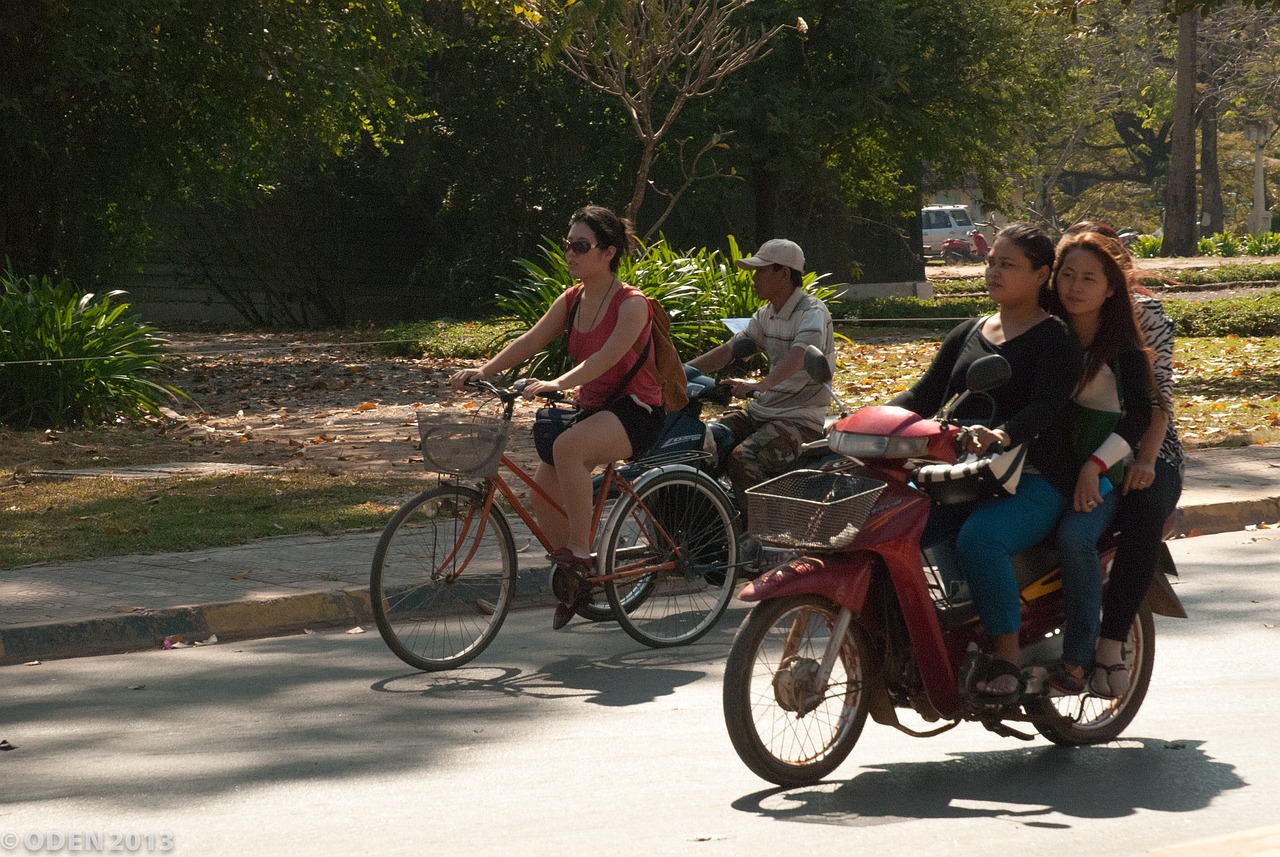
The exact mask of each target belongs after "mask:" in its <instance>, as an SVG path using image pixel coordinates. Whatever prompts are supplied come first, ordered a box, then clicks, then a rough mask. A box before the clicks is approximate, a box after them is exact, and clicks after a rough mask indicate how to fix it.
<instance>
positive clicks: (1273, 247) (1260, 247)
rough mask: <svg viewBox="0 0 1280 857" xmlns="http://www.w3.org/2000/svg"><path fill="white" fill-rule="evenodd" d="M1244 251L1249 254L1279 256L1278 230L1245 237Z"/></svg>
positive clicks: (1279, 239)
mask: <svg viewBox="0 0 1280 857" xmlns="http://www.w3.org/2000/svg"><path fill="white" fill-rule="evenodd" d="M1244 252H1245V254H1246V255H1249V256H1280V232H1263V233H1261V234H1258V233H1254V234H1252V235H1250V236H1249V237H1248V238H1246V239H1245V246H1244Z"/></svg>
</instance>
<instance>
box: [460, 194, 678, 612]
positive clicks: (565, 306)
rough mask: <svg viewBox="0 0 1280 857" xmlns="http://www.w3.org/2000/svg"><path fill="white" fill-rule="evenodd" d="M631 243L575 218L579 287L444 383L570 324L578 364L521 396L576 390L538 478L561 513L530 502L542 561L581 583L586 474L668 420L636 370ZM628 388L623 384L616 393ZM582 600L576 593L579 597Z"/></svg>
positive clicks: (612, 223)
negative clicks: (621, 272)
mask: <svg viewBox="0 0 1280 857" xmlns="http://www.w3.org/2000/svg"><path fill="white" fill-rule="evenodd" d="M634 241H635V236H634V235H633V234H632V232H631V224H630V223H628V222H627V221H626V220H625V219H623V218H621V217H619V216H618V215H617V214H615V213H614V212H612V211H610V210H609V209H607V208H603V207H601V206H598V205H589V206H586V207H585V208H581V209H579V210H578V211H576V212H574V214H573V216H572V217H570V218H569V234H568V237H566V238H565V241H564V255H565V261H566V263H567V264H568V268H569V273H570V275H572V276H573V278H574V279H575V280H577V283H576V284H575V285H573V286H571V287H569V288H568V289H566V290H565V292H564V294H562V295H561V296H560V297H558V298H556V300H555V302H554V303H552V304H551V308H550V309H548V310H547V311H546V313H545V314H544V315H543V316H542V318H540V319H538V321H537V322H536V323H535V324H534V325H533V327H531V328H530V329H529V330H528V331H527V332H526V333H524V334H523V335H521V336H520V337H519V338H517V339H516V340H514V341H513V342H512V343H511V344H510V345H508V346H507V347H506V348H504V349H502V351H500V352H498V354H497V355H496V356H495V357H493V358H492V359H491V360H489V361H488V362H487V363H485V364H484V365H483V366H481V367H480V368H479V369H463V370H461V371H459V372H456V373H454V374H453V376H451V377H450V378H449V383H450V384H452V385H453V387H454V388H455V389H462V387H463V385H465V384H466V383H467V382H468V381H476V380H480V379H483V378H489V377H492V376H494V375H497V374H500V373H502V372H505V371H508V370H510V369H514V368H515V367H517V366H520V365H521V364H523V363H524V362H526V361H527V360H529V359H530V358H531V357H533V356H534V355H535V354H537V353H538V352H539V351H541V350H542V349H543V348H545V347H547V346H548V345H549V344H551V342H552V341H553V340H554V339H556V338H557V337H559V336H560V335H561V334H563V333H564V332H565V330H566V329H568V328H569V325H570V322H572V328H571V329H569V353H570V355H571V356H572V357H573V359H574V360H575V361H577V362H576V363H575V364H574V365H573V368H571V369H569V371H567V372H565V373H564V374H562V375H560V376H559V377H557V378H552V379H550V380H547V381H542V380H538V379H534V380H533V381H531V382H530V383H529V384H528V386H526V387H525V388H524V397H525V398H526V399H531V398H533V397H534V396H537V395H539V394H543V393H556V392H561V391H564V390H568V389H571V388H573V387H577V388H578V396H577V404H578V407H579V409H580V410H581V415H580V416H579V417H578V419H577V421H576V422H574V424H573V425H572V426H570V427H569V428H568V429H566V430H565V431H564V433H562V434H561V435H560V436H559V437H558V438H556V440H555V443H554V446H553V449H552V455H551V456H550V459H551V460H547V459H546V458H543V460H542V461H541V462H540V463H539V465H538V469H537V471H536V472H535V474H534V479H535V481H536V482H537V483H538V485H540V486H541V487H542V488H543V489H544V490H545V491H546V492H547V494H548V495H549V496H550V497H552V498H553V499H555V501H556V502H557V503H559V504H560V505H561V507H562V508H563V509H564V514H561V513H560V512H559V511H558V510H556V509H555V507H554V506H552V505H551V504H550V503H548V502H547V501H546V500H545V499H543V498H542V497H541V496H540V495H539V494H537V493H536V492H535V493H534V495H533V497H532V498H531V499H532V502H533V507H534V512H535V513H536V514H537V516H538V523H539V524H540V525H541V526H542V528H543V530H544V531H545V532H546V535H547V538H548V540H549V541H550V542H551V543H552V544H558V545H562V546H563V547H560V548H557V549H556V550H554V551H552V552H551V553H550V554H548V555H547V559H549V560H551V562H553V563H555V564H556V565H559V566H560V567H562V568H564V569H565V570H567V571H570V572H572V573H573V574H575V575H576V576H577V577H578V578H585V577H590V576H592V575H593V574H594V573H595V565H594V562H593V560H592V559H591V542H592V539H593V535H594V534H593V533H592V532H591V511H592V497H591V472H592V470H593V469H594V468H595V467H596V466H597V465H601V464H607V463H609V462H612V461H618V460H619V459H623V458H628V457H630V456H631V455H632V454H633V453H634V452H635V451H637V450H646V449H648V448H649V447H651V446H652V445H653V444H654V442H655V441H656V440H657V439H658V435H659V433H660V432H661V430H662V423H663V418H664V412H663V408H662V387H661V385H660V384H659V381H658V379H657V378H656V377H655V376H654V375H653V374H652V373H651V372H650V370H649V366H648V365H642V366H640V367H639V370H638V371H634V372H633V371H632V368H633V365H634V364H635V363H636V362H637V361H638V360H639V359H640V356H639V355H638V354H636V353H635V352H634V351H633V350H632V346H633V345H635V344H636V343H637V342H644V341H645V337H648V336H649V330H650V324H651V319H650V316H649V303H648V300H647V299H646V298H645V296H644V294H643V293H642V292H641V291H640V290H639V289H637V288H635V287H633V286H630V285H628V284H626V283H624V282H622V281H621V280H619V279H618V277H617V271H618V265H619V263H620V262H621V261H622V258H623V256H625V255H626V254H627V253H628V252H630V250H631V247H632V244H633V243H634ZM628 376H629V377H630V379H629V380H627V379H628ZM624 381H625V387H620V385H622V384H623V383H624ZM539 455H540V456H541V455H542V452H541V451H539ZM583 589H585V587H583ZM585 594H586V593H585V592H583V591H582V590H580V591H579V592H578V593H577V597H578V598H581V597H583V596H584V595H585ZM570 600H571V601H572V600H573V599H570ZM573 614H574V605H573V604H572V603H568V602H561V603H560V604H558V605H557V606H556V610H555V616H554V617H553V619H552V622H551V626H552V627H553V628H555V629H556V630H559V629H560V628H563V627H564V626H565V624H567V623H568V621H569V620H570V619H571V618H573Z"/></svg>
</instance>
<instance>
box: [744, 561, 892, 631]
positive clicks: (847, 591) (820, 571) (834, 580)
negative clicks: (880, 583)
mask: <svg viewBox="0 0 1280 857" xmlns="http://www.w3.org/2000/svg"><path fill="white" fill-rule="evenodd" d="M874 579H875V563H874V561H873V558H872V557H871V556H869V555H865V554H864V555H861V556H853V557H851V556H841V557H838V558H833V559H828V560H823V559H821V558H819V557H813V556H806V557H801V558H800V559H795V560H792V561H791V562H789V563H787V564H786V565H784V566H781V567H779V568H775V569H774V570H773V571H770V572H767V573H765V574H762V575H761V576H760V577H758V578H756V579H755V580H753V581H751V582H750V583H748V584H747V585H746V586H745V587H743V589H742V591H741V592H739V593H738V598H740V599H741V600H743V601H749V602H755V601H764V600H766V599H769V598H781V597H783V596H785V595H802V594H816V595H822V596H825V597H827V598H830V599H831V600H832V601H834V602H835V603H837V604H839V605H841V606H842V607H848V608H849V609H850V610H852V611H853V613H854V615H855V616H861V615H862V611H863V608H864V607H865V605H866V603H867V594H868V593H869V592H870V590H871V582H872V581H873V580H874Z"/></svg>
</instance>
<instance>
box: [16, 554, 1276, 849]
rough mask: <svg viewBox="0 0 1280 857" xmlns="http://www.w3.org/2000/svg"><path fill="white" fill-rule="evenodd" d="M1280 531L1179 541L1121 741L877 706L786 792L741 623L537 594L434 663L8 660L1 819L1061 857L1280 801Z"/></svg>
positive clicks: (355, 649)
mask: <svg viewBox="0 0 1280 857" xmlns="http://www.w3.org/2000/svg"><path fill="white" fill-rule="evenodd" d="M1278 535H1280V534H1277V533H1274V532H1262V533H1227V534H1221V535H1216V536H1206V537H1203V538H1198V539H1188V540H1184V541H1179V542H1177V543H1175V544H1174V545H1173V550H1174V554H1175V557H1176V558H1177V561H1178V564H1179V566H1180V567H1181V569H1182V572H1183V574H1182V581H1181V582H1180V583H1179V585H1178V591H1179V592H1180V594H1181V596H1182V597H1183V599H1184V601H1185V602H1186V604H1187V606H1188V609H1189V610H1190V612H1191V614H1192V618H1191V619H1189V620H1182V621H1178V620H1167V619H1162V620H1160V622H1159V626H1158V627H1159V648H1158V654H1157V662H1156V675H1155V681H1154V683H1153V685H1152V689H1151V693H1150V696H1149V697H1148V700H1147V703H1146V705H1145V706H1144V708H1143V710H1142V712H1141V713H1140V714H1139V716H1138V719H1137V720H1136V721H1135V723H1134V724H1133V725H1132V726H1131V728H1130V730H1129V734H1128V735H1127V736H1125V739H1124V740H1121V741H1119V742H1117V743H1115V744H1113V745H1110V746H1106V747H1098V748H1083V749H1079V750H1065V749H1062V748H1057V747H1053V746H1051V745H1049V744H1048V743H1047V742H1045V741H1043V740H1039V739H1037V740H1036V741H1035V742H1031V743H1025V744H1024V743H1022V742H1018V741H1014V740H1011V739H1002V738H998V737H996V736H994V735H992V734H990V733H988V732H986V731H984V730H983V729H981V728H980V727H977V726H973V725H968V724H966V725H962V726H960V727H959V728H957V729H955V730H953V731H951V732H948V733H946V734H944V735H941V736H938V737H936V738H930V739H914V738H909V737H907V736H905V735H902V734H900V733H897V732H894V731H892V730H889V729H886V728H884V727H880V726H875V725H869V726H868V728H867V731H866V733H865V734H864V737H863V740H862V742H861V743H860V744H859V746H858V747H857V748H856V749H855V751H854V755H853V756H852V757H851V759H850V760H849V761H848V762H846V763H845V765H844V766H843V767H842V768H841V769H839V770H838V771H837V772H836V774H835V776H834V777H832V778H831V780H830V781H829V782H827V783H823V784H821V785H818V786H815V787H811V788H803V789H794V790H788V791H779V790H776V789H773V788H770V787H768V786H767V784H765V783H763V782H762V781H760V780H758V779H756V778H755V777H754V776H753V775H752V774H750V773H749V772H748V771H747V770H746V768H745V767H743V765H742V764H741V763H740V762H739V760H738V759H737V757H736V756H735V755H734V753H733V750H732V748H731V747H730V745H729V741H728V738H727V736H726V734H725V730H724V726H723V722H722V718H721V711H720V699H719V694H720V683H721V678H722V668H723V662H724V656H725V652H726V649H727V646H728V643H729V639H730V636H731V632H732V624H733V623H732V622H731V621H726V622H725V623H724V624H723V625H722V626H721V627H720V628H718V629H717V631H716V632H713V634H712V635H710V636H709V637H708V638H707V639H706V640H705V641H703V642H700V643H699V644H696V645H694V646H692V647H688V648H684V649H675V650H666V651H652V650H648V649H644V648H640V647H637V645H636V644H635V643H634V642H632V641H631V640H630V639H629V638H627V637H626V636H625V635H624V634H622V633H621V632H620V631H618V630H617V629H616V628H614V627H611V626H608V625H597V626H589V625H585V624H579V625H574V626H572V629H573V630H571V631H569V632H567V633H560V634H556V633H553V632H551V631H550V630H548V628H547V615H546V614H547V611H546V610H545V609H538V610H527V611H519V612H517V613H515V614H513V615H512V616H511V618H510V619H509V622H508V625H507V626H506V627H504V629H503V633H502V635H500V637H499V639H498V641H497V642H496V643H495V644H494V645H493V646H492V647H491V648H490V649H489V650H488V651H487V652H486V653H485V654H484V655H483V656H482V657H481V658H480V660H478V661H477V662H475V663H474V664H473V665H471V666H470V667H468V668H465V669H462V670H459V671H457V672H455V673H449V674H438V675H426V674H421V673H416V672H413V671H411V670H409V669H408V668H406V667H405V666H404V665H402V664H400V662H399V661H397V660H395V659H394V658H393V657H392V656H391V655H390V654H388V653H387V652H386V650H385V649H384V648H383V646H382V645H381V641H380V640H379V639H378V638H377V635H376V634H374V633H366V634H345V633H340V632H336V633H324V634H312V635H300V636H293V637H282V638H276V639H268V640H257V641H250V642H243V643H234V644H218V645H214V646H209V647H205V648H192V649H183V650H176V651H168V652H160V651H156V652H148V653H142V654H131V655H116V656H107V657H97V658H79V659H74V660H66V661H57V662H48V663H44V664H41V665H39V666H31V667H26V666H10V667H3V668H0V688H3V693H0V738H3V739H7V740H8V741H9V742H11V743H12V744H13V745H15V746H16V748H17V749H15V750H13V751H12V752H5V753H0V769H2V770H0V854H6V853H15V854H24V853H31V852H29V851H24V850H23V848H22V847H21V845H20V847H18V848H17V849H7V850H6V849H5V848H4V847H3V846H4V839H3V837H4V835H5V833H6V832H12V833H16V834H17V835H18V836H19V837H20V838H21V837H23V836H28V835H33V834H32V833H31V832H32V831H34V832H35V834H34V835H36V836H43V835H45V833H46V832H49V831H64V832H65V831H95V830H102V831H122V832H126V833H132V834H135V835H137V836H138V837H144V836H145V835H147V834H153V835H159V834H164V833H171V834H172V836H173V841H174V842H175V843H176V847H175V848H174V849H173V851H172V852H170V853H174V854H191V855H221V854H236V855H242V854H252V855H254V857H259V855H263V857H270V856H271V855H304V854H376V855H399V854H412V855H415V857H416V855H421V854H424V853H447V854H450V855H463V857H470V855H507V854H512V853H519V854H530V855H557V857H559V855H562V854H564V853H566V852H569V851H576V850H584V849H585V850H589V851H592V852H599V853H611V854H616V855H644V856H645V857H649V855H667V854H672V855H685V854H697V855H702V854H706V855H720V854H723V855H733V856H734V857H740V855H746V857H753V856H754V855H770V857H774V856H775V855H778V854H786V853H794V852H795V851H796V849H797V847H799V848H803V849H806V850H811V851H813V852H814V853H827V854H837V853H842V852H844V851H848V850H851V849H856V850H857V851H859V852H863V853H875V854H884V855H896V854H904V855H905V854H913V855H914V854H930V855H952V854H954V855H965V857H969V855H972V854H973V853H975V852H985V851H991V852H1005V853H1018V854H1024V855H1040V854H1044V855H1053V857H1060V855H1061V854H1063V853H1066V852H1072V851H1078V852H1080V853H1088V854H1096V855H1133V854H1142V853H1145V852H1147V851H1149V850H1151V849H1159V848H1167V847H1174V846H1178V845H1183V844H1185V843H1188V842H1195V841H1198V840H1200V839H1202V838H1204V837H1211V836H1221V835H1233V836H1236V837H1238V836H1239V835H1240V834H1241V832H1243V831H1253V830H1255V829H1256V828H1258V827H1259V826H1261V825H1265V824H1268V823H1271V820H1272V819H1273V817H1274V807H1275V806H1276V805H1277V804H1278V803H1280V768H1277V766H1276V765H1275V759H1276V758H1280V732H1277V730H1276V729H1275V728H1274V721H1275V708H1274V702H1273V700H1274V697H1275V694H1274V692H1273V688H1275V687H1276V686H1277V683H1280V659H1277V658H1276V657H1275V653H1276V650H1277V638H1276V634H1277V631H1276V628H1275V626H1276V620H1277V618H1280V616H1278V614H1280V567H1278V566H1277V561H1276V556H1277V551H1276V547H1277V541H1276V538H1277V536H1278ZM738 615H739V616H740V615H741V612H739V613H738ZM1273 833H1274V831H1272V832H1269V833H1268V834H1266V835H1272V834H1273ZM138 841H139V842H141V841H142V839H139V840H138ZM1233 841H1234V842H1236V843H1238V842H1239V841H1240V839H1239V838H1236V839H1235V840H1233ZM20 842H21V839H20ZM1263 843H1264V844H1266V843H1269V845H1270V847H1271V848H1273V849H1275V848H1280V838H1277V837H1274V836H1272V838H1271V839H1269V840H1267V839H1263ZM1260 848H1261V846H1258V848H1255V849H1254V850H1249V851H1234V852H1227V851H1222V852H1219V853H1253V854H1257V853H1263V852H1262V851H1261V850H1259V849H1260ZM36 853H40V852H36ZM135 853H159V852H158V851H152V852H147V851H146V850H145V849H143V850H139V851H137V852H135ZM1194 853H1197V854H1205V853H1214V852H1212V851H1207V850H1205V848H1204V847H1203V846H1197V848H1196V849H1195V851H1194ZM1272 853H1274V851H1273V852H1272Z"/></svg>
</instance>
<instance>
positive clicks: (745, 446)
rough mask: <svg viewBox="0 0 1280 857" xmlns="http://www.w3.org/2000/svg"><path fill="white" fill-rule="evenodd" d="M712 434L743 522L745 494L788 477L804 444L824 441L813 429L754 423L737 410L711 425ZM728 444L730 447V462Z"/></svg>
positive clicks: (781, 422) (788, 423) (772, 422)
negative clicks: (750, 489)
mask: <svg viewBox="0 0 1280 857" xmlns="http://www.w3.org/2000/svg"><path fill="white" fill-rule="evenodd" d="M717 424H718V425H717ZM712 432H713V434H714V435H715V438H716V444H717V446H719V447H720V453H721V461H722V462H723V467H724V471H725V473H726V474H727V475H728V477H729V481H730V482H732V483H733V493H734V500H735V501H736V502H737V505H738V509H739V511H741V512H742V513H743V515H744V518H745V515H746V509H747V495H746V490H747V489H748V488H750V487H751V486H752V485H758V484H759V483H761V482H763V481H765V480H766V479H772V478H773V477H774V476H779V475H781V474H783V473H785V472H786V471H787V470H789V469H790V468H791V465H792V462H794V461H795V460H796V458H798V457H799V455H800V446H801V445H802V444H805V443H809V442H810V441H814V440H817V439H818V438H820V437H822V432H821V431H819V430H818V429H816V428H813V427H812V426H809V425H806V424H803V423H798V422H793V421H791V420H768V421H760V420H755V419H752V418H751V417H750V416H749V415H748V414H747V412H746V411H744V410H741V409H738V408H734V409H731V410H728V411H725V412H724V413H723V414H721V415H720V416H719V417H718V418H717V419H716V421H715V423H713V424H712ZM730 437H731V438H732V439H731V440H730ZM726 442H727V443H728V445H729V446H730V449H729V453H728V457H727V458H726V457H725V456H724V452H725V450H724V447H725V445H726Z"/></svg>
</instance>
